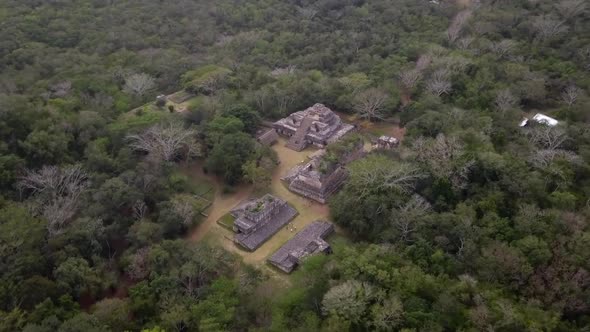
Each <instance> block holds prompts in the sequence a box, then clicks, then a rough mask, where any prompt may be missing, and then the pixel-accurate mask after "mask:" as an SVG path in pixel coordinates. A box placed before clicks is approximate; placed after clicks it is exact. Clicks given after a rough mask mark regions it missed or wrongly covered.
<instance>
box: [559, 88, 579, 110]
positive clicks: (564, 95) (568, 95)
mask: <svg viewBox="0 0 590 332" xmlns="http://www.w3.org/2000/svg"><path fill="white" fill-rule="evenodd" d="M581 92H582V90H581V89H580V88H578V87H577V86H575V85H574V84H570V85H568V86H567V87H566V88H565V89H564V90H563V91H562V92H561V100H563V101H564V102H565V104H566V105H567V107H568V108H571V107H572V106H574V104H575V103H576V101H577V100H578V97H579V95H580V93H581Z"/></svg>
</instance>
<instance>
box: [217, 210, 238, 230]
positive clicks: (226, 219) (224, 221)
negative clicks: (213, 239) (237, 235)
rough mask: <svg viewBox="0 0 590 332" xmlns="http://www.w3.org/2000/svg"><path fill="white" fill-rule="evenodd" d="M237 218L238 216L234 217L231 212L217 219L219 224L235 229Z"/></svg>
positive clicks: (228, 228)
mask: <svg viewBox="0 0 590 332" xmlns="http://www.w3.org/2000/svg"><path fill="white" fill-rule="evenodd" d="M235 220H236V218H234V216H232V215H231V214H230V213H226V214H224V215H223V217H221V218H219V219H217V224H219V226H221V227H223V228H225V229H227V230H228V231H233V227H234V221H235Z"/></svg>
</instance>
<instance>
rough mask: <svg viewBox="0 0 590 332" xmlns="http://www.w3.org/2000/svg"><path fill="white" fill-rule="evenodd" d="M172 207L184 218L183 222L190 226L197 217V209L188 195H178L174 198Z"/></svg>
mask: <svg viewBox="0 0 590 332" xmlns="http://www.w3.org/2000/svg"><path fill="white" fill-rule="evenodd" d="M172 207H173V209H174V212H176V214H177V215H178V216H180V217H181V218H182V224H183V225H185V226H190V225H191V223H192V222H193V219H194V217H195V210H194V208H193V204H192V202H191V200H190V199H188V197H177V198H175V199H174V200H172Z"/></svg>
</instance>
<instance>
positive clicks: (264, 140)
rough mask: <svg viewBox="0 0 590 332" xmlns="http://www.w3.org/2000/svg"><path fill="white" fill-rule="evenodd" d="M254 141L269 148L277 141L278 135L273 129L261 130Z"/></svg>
mask: <svg viewBox="0 0 590 332" xmlns="http://www.w3.org/2000/svg"><path fill="white" fill-rule="evenodd" d="M256 140H257V141H258V143H260V144H262V145H267V146H271V145H273V144H275V143H276V142H277V141H278V140H279V134H277V131H276V130H274V129H267V130H261V131H260V132H259V133H258V135H257V137H256Z"/></svg>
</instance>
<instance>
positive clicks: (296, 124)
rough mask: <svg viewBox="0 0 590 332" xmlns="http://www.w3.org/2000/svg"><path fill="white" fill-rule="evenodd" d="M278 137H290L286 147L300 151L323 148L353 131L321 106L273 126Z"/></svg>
mask: <svg viewBox="0 0 590 332" xmlns="http://www.w3.org/2000/svg"><path fill="white" fill-rule="evenodd" d="M273 127H274V129H275V130H276V131H277V133H279V134H280V135H283V136H287V137H290V139H289V142H288V143H287V147H288V148H290V149H293V150H295V151H301V150H303V149H305V148H306V147H307V146H309V145H311V144H313V145H315V146H317V147H319V148H323V147H325V146H326V145H328V144H329V143H333V142H335V141H337V140H338V139H340V138H341V137H342V136H344V135H345V134H346V133H348V132H350V131H352V130H353V129H354V126H353V125H350V124H347V123H343V122H342V120H341V119H340V117H339V116H338V115H336V114H335V113H334V112H332V110H330V109H329V108H327V107H326V106H324V105H322V104H315V105H313V106H312V107H309V108H308V109H306V110H304V111H299V112H295V113H293V114H291V115H289V116H288V117H286V118H284V119H281V120H279V121H277V122H275V123H274V124H273Z"/></svg>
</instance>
